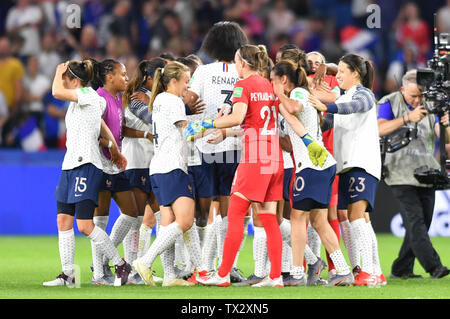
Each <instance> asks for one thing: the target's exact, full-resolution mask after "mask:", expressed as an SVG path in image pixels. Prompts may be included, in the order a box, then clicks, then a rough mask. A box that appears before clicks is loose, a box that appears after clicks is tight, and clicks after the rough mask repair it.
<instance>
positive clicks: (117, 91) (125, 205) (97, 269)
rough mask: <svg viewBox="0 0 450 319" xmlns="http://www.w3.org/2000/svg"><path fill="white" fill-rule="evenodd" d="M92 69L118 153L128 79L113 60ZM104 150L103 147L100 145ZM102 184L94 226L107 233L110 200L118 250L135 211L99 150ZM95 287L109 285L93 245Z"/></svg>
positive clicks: (122, 181)
mask: <svg viewBox="0 0 450 319" xmlns="http://www.w3.org/2000/svg"><path fill="white" fill-rule="evenodd" d="M92 61H93V63H94V64H93V65H94V79H93V86H94V88H95V87H97V93H98V95H100V96H101V97H103V98H104V99H105V100H106V110H105V115H104V121H105V123H106V125H108V127H109V128H110V130H111V132H112V133H113V135H114V137H115V139H116V141H117V144H118V146H119V149H121V147H122V125H123V110H122V96H121V92H123V91H125V89H126V86H127V83H128V76H127V72H126V69H125V66H124V65H123V64H122V63H120V62H118V61H115V60H111V59H106V60H104V61H102V62H101V63H99V62H97V61H95V60H92ZM103 146H104V145H103ZM102 154H103V156H102V161H103V172H104V174H103V181H102V184H101V186H100V192H99V205H98V207H97V208H96V211H95V214H94V223H95V224H96V225H98V226H99V227H102V228H103V229H106V226H107V224H108V218H109V208H110V204H111V198H113V199H114V201H115V202H116V203H117V205H118V206H119V208H120V211H121V214H120V216H119V218H117V220H116V222H115V223H114V226H113V228H112V230H111V234H110V238H111V241H112V242H113V243H114V245H115V246H116V247H117V246H118V245H119V244H120V243H121V242H122V241H123V240H124V238H125V236H126V234H127V233H128V231H129V230H130V228H131V226H132V225H133V224H135V223H136V221H137V216H138V210H137V207H136V201H135V198H134V196H133V193H132V192H131V186H130V183H129V181H128V179H127V178H126V176H125V174H124V172H123V169H118V168H117V167H115V166H113V165H111V164H110V161H109V157H110V155H109V153H108V151H107V148H105V147H103V148H102ZM92 259H93V272H94V274H93V278H92V281H91V283H92V284H94V285H110V284H111V280H110V276H111V274H110V271H109V266H108V262H109V261H108V260H107V259H106V258H103V257H102V256H101V254H99V253H98V250H97V247H96V246H95V245H92Z"/></svg>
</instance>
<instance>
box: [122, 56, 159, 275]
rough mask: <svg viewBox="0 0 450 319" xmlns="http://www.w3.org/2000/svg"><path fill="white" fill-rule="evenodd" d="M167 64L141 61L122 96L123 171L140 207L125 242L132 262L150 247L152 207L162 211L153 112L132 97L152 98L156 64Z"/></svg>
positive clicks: (154, 221) (154, 220)
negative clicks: (156, 188) (153, 177)
mask: <svg viewBox="0 0 450 319" xmlns="http://www.w3.org/2000/svg"><path fill="white" fill-rule="evenodd" d="M166 64H167V63H166V61H165V60H163V59H162V58H154V59H152V60H150V61H147V60H144V61H142V62H140V63H139V65H138V68H137V70H136V75H135V77H134V78H133V79H132V80H131V81H130V83H128V85H127V88H126V90H125V92H124V94H123V97H122V103H123V105H124V106H125V111H124V115H125V126H124V127H123V136H124V138H123V140H122V153H123V154H124V156H125V157H126V158H127V162H128V163H127V168H126V170H125V172H124V173H125V176H126V177H127V178H128V180H129V182H130V186H131V187H132V188H131V191H132V192H133V195H134V198H135V200H136V205H137V209H138V218H137V220H136V222H135V223H133V224H132V226H131V229H130V230H129V232H128V234H127V235H126V236H125V239H124V242H123V244H124V253H125V260H127V261H128V262H129V263H133V261H134V260H135V259H136V258H137V256H138V253H139V248H140V249H141V250H144V248H145V247H146V248H147V249H148V247H150V240H151V232H152V229H153V226H154V225H155V223H156V218H155V215H154V210H153V209H152V207H153V208H154V209H156V211H159V208H158V203H157V202H156V200H155V197H154V195H153V192H152V190H151V184H150V174H149V167H150V161H151V159H152V157H153V135H152V134H151V121H152V119H151V112H149V110H148V105H147V104H145V103H144V102H142V101H140V100H138V99H135V98H133V93H135V92H142V93H144V94H146V95H147V96H148V98H149V99H150V97H151V92H150V90H151V88H152V85H153V76H154V73H155V71H156V69H157V68H163V67H164V66H165V65H166ZM141 233H142V238H141V236H140V235H141ZM139 243H141V245H139ZM142 253H143V252H141V254H142ZM128 280H129V282H130V283H135V284H141V283H142V284H143V283H144V282H143V281H142V279H141V278H140V276H139V275H138V274H137V273H134V274H133V273H132V274H131V275H130V278H129V279H128Z"/></svg>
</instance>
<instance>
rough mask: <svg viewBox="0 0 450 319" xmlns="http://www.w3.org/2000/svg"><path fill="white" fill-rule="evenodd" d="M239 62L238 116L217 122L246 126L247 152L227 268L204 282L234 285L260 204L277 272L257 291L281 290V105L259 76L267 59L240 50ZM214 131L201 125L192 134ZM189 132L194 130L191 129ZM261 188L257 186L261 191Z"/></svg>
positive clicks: (233, 204) (233, 206)
mask: <svg viewBox="0 0 450 319" xmlns="http://www.w3.org/2000/svg"><path fill="white" fill-rule="evenodd" d="M234 60H235V62H236V69H237V71H238V74H239V76H240V77H241V78H242V79H243V80H241V81H239V82H237V83H236V85H235V88H234V91H233V112H232V113H231V114H230V115H226V116H221V113H219V117H218V118H217V119H216V120H215V121H214V123H213V125H214V127H217V128H226V127H233V126H235V125H240V124H242V123H243V122H244V123H245V124H244V136H243V146H244V148H243V153H242V157H241V162H240V163H239V166H238V168H237V170H236V173H235V177H234V181H233V186H232V189H231V194H232V195H231V199H230V207H229V214H228V218H229V223H228V229H227V235H226V238H225V244H224V249H223V256H222V264H221V265H220V268H219V270H218V271H217V272H213V273H209V274H208V275H207V276H204V277H201V278H199V279H198V281H199V282H200V283H202V284H204V285H215V286H229V285H230V270H231V267H232V265H233V262H234V258H235V256H236V253H237V251H238V249H239V247H240V245H241V240H242V236H243V233H244V229H243V225H244V217H245V215H246V214H247V211H248V209H249V207H250V204H251V203H253V204H254V205H253V206H254V212H255V213H257V214H258V216H259V219H260V220H261V222H262V224H263V226H264V229H265V231H266V234H267V249H268V254H269V260H270V263H271V271H270V274H269V276H267V277H266V278H265V279H264V280H262V281H261V282H260V283H257V284H255V285H253V286H256V287H264V286H268V287H281V286H283V279H282V277H281V245H282V237H281V232H280V228H279V226H278V221H277V217H276V205H277V201H279V200H281V199H282V192H283V158H282V154H281V148H280V144H279V137H278V128H277V124H278V119H277V117H278V100H277V99H276V96H275V94H274V92H273V88H272V85H271V83H270V82H269V81H268V80H267V79H265V78H263V77H262V76H260V75H259V74H258V70H261V69H262V68H263V67H264V66H265V65H266V64H267V54H266V53H265V52H264V50H260V48H259V47H257V46H253V45H244V46H242V47H241V48H240V49H239V50H237V51H236V53H235V57H234ZM210 126H211V123H205V122H203V123H201V124H200V125H199V127H200V129H199V128H198V127H189V128H192V131H193V132H192V135H194V134H195V133H197V132H198V131H201V130H203V129H204V128H208V127H210ZM187 129H188V128H187ZM255 186H256V187H255Z"/></svg>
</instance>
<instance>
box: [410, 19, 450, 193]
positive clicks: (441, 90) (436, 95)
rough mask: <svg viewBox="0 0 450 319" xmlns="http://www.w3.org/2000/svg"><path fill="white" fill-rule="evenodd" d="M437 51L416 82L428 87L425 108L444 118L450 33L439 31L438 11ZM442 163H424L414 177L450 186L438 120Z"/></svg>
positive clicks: (449, 97)
mask: <svg viewBox="0 0 450 319" xmlns="http://www.w3.org/2000/svg"><path fill="white" fill-rule="evenodd" d="M433 32H434V54H433V58H431V59H430V60H429V61H428V62H427V66H428V68H425V69H418V70H417V84H419V85H422V86H424V87H425V91H424V92H423V96H424V99H425V103H424V106H425V109H426V110H427V111H428V112H430V113H433V114H436V115H437V116H438V117H439V120H440V119H441V118H442V116H443V115H444V113H445V112H447V111H449V110H450V36H449V34H448V33H441V34H438V33H437V27H436V14H434V29H433ZM439 128H440V136H439V140H440V141H441V142H440V143H439V145H440V156H441V157H440V166H441V169H440V170H437V169H431V168H429V167H428V166H421V167H419V168H417V169H415V170H414V177H415V178H416V179H417V180H418V181H419V182H420V183H422V184H429V185H433V186H434V188H435V189H440V190H442V189H448V188H450V176H449V173H448V167H447V165H448V164H447V163H448V161H447V152H446V150H445V129H446V127H444V125H442V123H441V122H440V121H439Z"/></svg>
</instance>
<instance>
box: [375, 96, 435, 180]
mask: <svg viewBox="0 0 450 319" xmlns="http://www.w3.org/2000/svg"><path fill="white" fill-rule="evenodd" d="M387 101H389V103H390V104H391V109H392V113H393V114H394V118H399V117H402V116H403V115H406V114H409V113H410V112H411V109H410V108H409V107H408V105H407V104H406V102H405V99H404V98H403V94H402V93H401V92H399V91H397V92H394V93H391V94H389V95H387V96H385V97H383V98H381V100H380V101H379V102H378V105H380V104H383V103H386V102H387ZM435 124H436V118H435V115H434V114H429V115H426V116H425V117H424V118H423V119H422V120H421V121H420V122H418V123H417V138H416V139H413V140H412V141H411V142H410V143H409V144H408V145H407V146H406V147H404V148H402V149H400V150H398V151H396V152H394V153H387V154H386V159H385V162H384V165H385V166H386V168H387V170H388V176H387V177H386V178H385V182H386V184H388V185H412V186H422V187H430V186H431V185H425V184H421V183H419V182H418V181H417V179H416V178H415V177H414V170H415V169H416V168H418V167H420V166H423V165H427V166H428V167H429V168H433V169H439V168H440V166H439V163H438V162H437V160H436V159H435V158H434V149H435V133H434V126H435ZM407 125H408V126H409V127H413V126H414V125H415V123H413V122H410V123H408V124H407Z"/></svg>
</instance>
